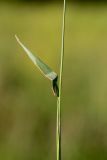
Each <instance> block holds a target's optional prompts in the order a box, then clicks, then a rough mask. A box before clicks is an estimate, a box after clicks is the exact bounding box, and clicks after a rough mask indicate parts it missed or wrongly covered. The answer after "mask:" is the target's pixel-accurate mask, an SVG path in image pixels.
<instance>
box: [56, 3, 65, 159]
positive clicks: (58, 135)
mask: <svg viewBox="0 0 107 160" xmlns="http://www.w3.org/2000/svg"><path fill="white" fill-rule="evenodd" d="M65 15H66V0H64V8H63V24H62V44H61V62H60V76H59V97H57V133H56V138H57V160H61V93H62V74H63V64H64V40H65Z"/></svg>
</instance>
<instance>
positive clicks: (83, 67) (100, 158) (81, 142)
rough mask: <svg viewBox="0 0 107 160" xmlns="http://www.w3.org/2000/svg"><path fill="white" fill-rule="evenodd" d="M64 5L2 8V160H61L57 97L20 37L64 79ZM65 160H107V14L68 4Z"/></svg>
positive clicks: (104, 9) (99, 7) (97, 8)
mask: <svg viewBox="0 0 107 160" xmlns="http://www.w3.org/2000/svg"><path fill="white" fill-rule="evenodd" d="M61 25H62V4H61V3H59V4H57V3H52V4H51V3H50V4H49V3H48V4H45V5H40V4H31V5H30V4H24V3H22V4H20V3H16V4H15V3H14V4H12V3H0V160H55V158H56V138H55V133H56V97H54V96H53V94H52V91H51V84H50V82H49V81H48V80H46V79H44V77H43V76H42V75H41V74H40V73H39V72H38V70H37V69H36V68H35V66H34V65H33V64H32V62H31V61H30V60H29V59H28V57H27V56H26V55H25V54H24V52H23V50H22V49H21V48H20V46H19V45H18V44H17V42H16V40H15V38H14V35H15V34H17V35H18V36H19V37H20V39H21V41H22V42H24V44H26V46H27V47H28V48H30V49H31V50H32V52H34V53H37V54H38V56H39V57H41V58H42V59H43V60H44V61H45V62H46V63H47V64H48V65H49V66H51V68H53V69H54V70H55V71H56V72H57V73H59V64H60V48H61ZM62 91H63V93H62V157H63V160H106V159H107V6H106V5H104V4H103V5H92V4H90V5H78V4H71V3H69V4H67V14H66V37H65V60H64V74H63V90H62Z"/></svg>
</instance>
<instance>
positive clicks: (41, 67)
mask: <svg viewBox="0 0 107 160" xmlns="http://www.w3.org/2000/svg"><path fill="white" fill-rule="evenodd" d="M15 38H16V40H17V42H18V43H19V44H20V46H21V47H22V48H23V50H24V51H25V53H26V54H27V55H28V57H29V58H30V59H31V61H32V62H33V63H34V64H35V65H36V67H37V68H38V69H39V70H40V71H41V73H42V74H43V75H44V76H45V77H47V78H48V79H49V80H51V81H54V80H55V79H56V78H57V77H58V75H57V74H56V73H55V72H54V71H53V70H52V69H51V68H50V67H49V66H48V65H47V64H45V63H44V62H43V61H42V60H41V59H40V58H39V57H38V56H36V55H35V56H34V55H33V54H32V53H31V51H30V50H28V49H27V48H26V47H25V45H24V44H23V43H22V42H21V41H20V40H19V38H18V37H17V36H16V35H15Z"/></svg>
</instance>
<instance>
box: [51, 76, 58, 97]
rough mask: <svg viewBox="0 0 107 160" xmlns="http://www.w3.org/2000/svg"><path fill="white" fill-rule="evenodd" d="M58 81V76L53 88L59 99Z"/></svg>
mask: <svg viewBox="0 0 107 160" xmlns="http://www.w3.org/2000/svg"><path fill="white" fill-rule="evenodd" d="M57 81H58V76H57V77H56V78H55V79H54V80H53V81H52V86H53V88H52V89H53V93H54V95H55V96H57V97H59V88H58V85H57Z"/></svg>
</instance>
